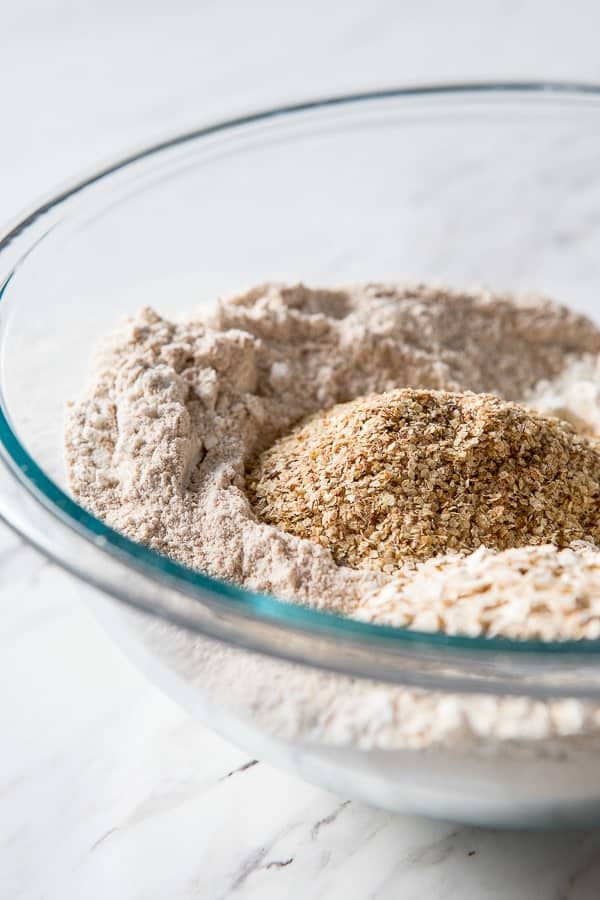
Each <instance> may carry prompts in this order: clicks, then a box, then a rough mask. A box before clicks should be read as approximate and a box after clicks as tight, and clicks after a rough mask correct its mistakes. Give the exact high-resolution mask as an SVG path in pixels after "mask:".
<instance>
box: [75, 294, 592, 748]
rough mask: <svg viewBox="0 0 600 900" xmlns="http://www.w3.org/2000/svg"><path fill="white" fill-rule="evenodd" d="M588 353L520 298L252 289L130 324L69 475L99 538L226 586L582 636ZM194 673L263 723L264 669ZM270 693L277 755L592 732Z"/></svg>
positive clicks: (577, 336) (372, 690) (430, 626)
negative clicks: (297, 741)
mask: <svg viewBox="0 0 600 900" xmlns="http://www.w3.org/2000/svg"><path fill="white" fill-rule="evenodd" d="M599 354H600V332H599V331H598V330H597V329H596V328H595V327H594V326H593V325H592V324H591V322H590V321H589V320H587V319H586V318H585V317H582V316H579V315H576V314H575V313H573V312H571V311H569V310H567V309H565V308H563V307H561V306H558V305H556V304H553V303H551V302H549V301H547V300H544V299H542V298H539V297H537V296H531V297H517V298H515V297H512V296H504V295H493V294H490V293H487V292H474V293H464V292H454V291H450V290H448V289H445V288H437V287H430V286H426V285H422V284H409V285H381V284H368V285H363V286H356V287H352V288H347V289H343V290H336V291H329V290H309V289H308V288H306V287H304V286H302V285H300V286H296V287H285V286H281V285H273V284H269V285H264V286H261V287H258V288H255V289H254V290H252V291H250V292H248V293H247V294H244V295H243V296H240V297H237V298H234V299H233V300H230V301H227V302H222V303H220V304H219V305H218V306H217V307H216V308H215V309H214V310H213V311H212V312H211V313H209V314H206V315H203V316H202V317H201V318H200V317H199V318H197V319H193V320H189V321H186V322H182V323H175V322H170V321H167V320H165V319H162V318H160V317H159V316H158V315H157V314H156V313H155V312H153V311H152V310H149V309H145V310H142V311H141V312H140V313H138V314H137V316H135V317H134V318H133V319H131V320H128V321H127V322H126V323H125V324H124V325H123V327H122V328H121V329H120V330H119V331H118V332H117V333H116V334H115V335H113V336H112V337H111V338H109V339H108V340H107V341H106V342H105V343H104V345H103V347H102V348H101V351H100V352H99V354H98V356H97V359H96V361H95V365H94V369H93V372H92V375H91V379H90V383H89V387H88V389H87V391H86V393H85V394H84V395H83V397H82V398H81V399H80V400H79V401H77V402H76V403H74V404H72V405H71V406H70V408H69V411H68V417H67V428H66V462H67V469H68V474H69V479H70V483H71V486H72V489H73V492H74V494H75V496H76V497H77V499H78V500H79V501H80V502H81V503H82V504H83V505H84V506H86V507H87V508H89V509H90V510H91V511H92V512H94V513H95V514H96V515H98V516H99V517H100V518H102V519H104V520H105V521H107V522H108V523H109V524H111V525H112V526H113V527H115V528H117V529H119V530H121V531H123V532H124V533H126V534H127V535H129V536H130V537H132V538H134V539H136V540H138V541H142V542H145V543H147V544H149V545H151V546H152V547H154V548H156V549H157V550H159V551H161V552H163V553H166V554H168V555H170V556H171V557H173V558H174V559H177V560H179V561H180V562H183V563H185V564H187V565H190V566H193V567H196V568H199V569H201V570H203V571H206V572H208V573H210V574H212V575H215V576H218V577H220V578H225V579H228V580H231V581H234V582H236V583H238V584H241V585H243V586H245V587H248V588H252V589H255V590H260V591H265V592H268V593H272V594H275V595H278V596H280V597H282V598H285V599H289V600H293V601H296V602H300V603H303V604H308V605H311V606H314V607H326V608H328V609H331V610H333V611H336V612H341V613H343V614H346V615H349V616H353V617H355V618H359V619H363V620H367V621H373V622H386V623H390V624H397V625H403V626H407V627H413V628H418V629H425V630H438V629H440V630H444V631H447V632H449V633H453V634H459V633H460V634H467V635H483V634H489V635H492V634H504V635H507V636H510V637H541V638H544V639H563V638H580V637H598V636H599V635H600V592H599V591H598V587H599V586H600V551H599V550H598V549H597V547H596V542H597V541H598V537H599V528H600V525H599V521H600V520H599V516H598V512H599V503H600V500H599V493H600V457H599V455H598V451H597V449H596V446H597V445H596V439H595V437H594V435H595V434H596V433H598V432H599V431H600V364H599V363H598V359H599ZM511 401H512V402H511ZM338 404H343V405H341V406H340V405H338ZM517 404H518V405H517ZM535 410H537V412H535ZM540 413H541V414H542V415H540ZM553 414H556V415H558V416H560V418H561V419H562V420H568V421H569V422H570V423H571V426H572V427H570V426H569V425H568V424H566V422H565V421H557V420H553V419H549V418H547V416H549V415H553ZM307 417H308V418H307ZM180 645H181V647H185V648H187V649H185V653H186V654H188V655H189V656H190V658H191V656H192V655H193V654H192V650H191V648H189V647H188V646H187V644H186V641H185V640H184V639H183V638H182V639H181V642H180ZM199 646H200V644H198V647H199ZM182 652H183V651H182ZM211 653H212V656H211V657H210V658H209V657H208V656H207V655H206V654H201V653H200V652H197V653H196V663H195V664H196V665H197V666H198V667H199V670H200V668H201V669H202V671H203V672H205V673H211V672H212V673H213V678H212V680H213V681H214V680H215V678H216V679H217V680H218V679H219V678H220V679H221V680H222V681H223V680H226V679H227V677H228V676H227V672H229V677H231V679H232V681H235V680H237V682H239V683H240V690H243V691H244V692H245V694H244V696H245V699H246V701H247V705H248V706H249V707H250V708H252V711H253V714H254V715H257V716H258V715H259V713H260V712H261V711H262V714H264V715H265V716H267V717H268V715H269V714H272V716H273V717H276V716H277V714H278V712H279V715H281V709H282V704H281V699H282V697H281V690H282V688H281V684H279V683H278V682H277V680H276V679H274V678H272V679H271V680H270V684H271V687H272V690H271V691H270V694H269V692H267V694H269V695H268V696H264V695H265V691H264V683H265V678H266V674H265V673H267V672H269V671H270V669H269V667H270V666H271V667H272V666H274V665H275V664H274V663H271V662H270V661H267V660H263V659H262V658H260V657H254V656H253V655H252V654H243V653H242V652H241V651H237V650H227V651H225V650H216V649H215V650H214V652H213V651H211ZM232 654H233V655H232ZM209 656H210V654H209ZM240 659H242V660H243V661H244V666H245V668H246V669H247V673H246V674H245V677H244V678H242V679H240V677H239V676H240V672H241V671H242V669H243V667H242V666H240ZM228 666H229V669H228ZM234 669H235V672H234ZM294 671H295V670H294ZM215 673H217V674H216V675H215ZM336 679H337V680H336ZM210 680H211V679H210V677H209V674H207V677H206V683H207V684H208V683H209V682H210ZM242 682H243V687H242ZM253 684H254V685H255V689H254V693H253V688H252V685H253ZM259 685H261V686H262V687H261V689H260V690H259V688H258V686H259ZM342 685H343V692H344V693H343V697H342V695H341V693H340V691H339V690H337V689H336V686H337V687H341V686H342ZM350 685H351V686H350ZM284 694H287V695H288V696H289V695H291V694H294V695H295V708H296V709H297V710H300V711H301V712H298V715H297V716H296V718H295V723H294V728H293V729H292V730H294V729H295V731H296V732H298V734H296V735H295V736H299V735H300V736H302V735H303V736H306V735H307V734H309V735H310V737H312V738H315V737H323V736H324V735H329V736H330V737H332V736H333V735H337V738H336V739H339V740H340V741H342V742H343V741H346V742H350V743H354V744H356V745H360V746H385V747H390V746H399V747H401V746H411V747H412V746H427V745H429V744H431V743H434V742H436V741H448V740H450V739H451V737H449V736H451V735H455V736H456V735H457V734H459V733H460V735H461V739H464V736H465V734H466V733H468V734H471V735H478V736H481V733H482V731H483V732H486V730H487V733H489V734H492V733H493V734H494V735H495V736H496V737H498V736H502V735H504V736H506V735H509V736H510V738H511V739H513V738H514V737H515V735H517V736H519V735H520V736H523V735H524V734H526V733H527V735H528V736H529V737H532V736H533V737H535V738H536V739H537V738H540V737H548V736H552V735H554V736H561V735H566V734H568V735H575V734H577V735H581V734H587V733H594V734H595V733H596V732H598V731H599V730H600V713H599V711H598V709H597V708H596V707H594V706H593V705H591V704H587V703H581V702H576V701H560V702H558V701H557V702H547V703H541V702H539V701H531V700H516V699H515V698H494V697H490V698H481V697H479V698H477V697H461V696H453V697H448V696H444V695H443V694H436V693H434V692H426V691H419V690H416V689H408V688H402V687H394V686H387V685H378V686H373V685H371V684H370V683H369V682H361V681H358V682H354V681H352V680H350V679H342V678H341V677H340V678H339V679H338V677H337V676H333V675H327V674H325V673H322V674H321V673H315V672H311V673H308V674H307V673H306V672H305V671H304V670H302V672H301V673H300V674H297V675H293V672H292V671H291V670H290V674H289V678H288V680H287V682H286V684H285V686H284ZM373 698H375V700H373ZM482 704H483V706H482ZM359 707H361V712H360V714H359V713H358V709H359ZM484 707H485V710H486V713H485V715H483V714H482V712H481V710H482V709H483V708H484ZM350 708H351V709H352V715H351V716H350V712H349V711H350ZM309 710H310V713H309ZM450 710H451V714H450V712H449V711H450ZM477 710H479V712H477ZM532 716H533V719H532V718H531V717H532ZM530 720H531V721H535V723H536V725H535V729H534V731H535V734H532V733H531V727H530V726H526V725H525V722H526V721H530ZM350 721H352V723H353V724H352V726H351V728H350V726H349V725H348V723H349V722H350ZM342 722H343V723H345V724H344V725H343V726H342V724H341V723H342ZM415 722H416V723H418V724H417V725H415ZM427 723H428V724H427ZM288 725H289V722H288ZM290 727H291V726H290ZM415 729H416V730H415ZM417 732H418V733H417ZM300 733H301V734H300ZM289 736H291V735H289Z"/></svg>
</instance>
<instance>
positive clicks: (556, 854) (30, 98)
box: [0, 0, 600, 900]
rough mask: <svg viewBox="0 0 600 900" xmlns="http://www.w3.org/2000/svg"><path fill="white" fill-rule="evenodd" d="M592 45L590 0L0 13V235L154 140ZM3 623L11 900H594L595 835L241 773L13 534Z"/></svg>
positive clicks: (1, 786) (598, 10)
mask: <svg viewBox="0 0 600 900" xmlns="http://www.w3.org/2000/svg"><path fill="white" fill-rule="evenodd" d="M599 28H600V7H599V6H598V4H596V3H595V2H594V0H589V2H581V0H580V2H571V3H569V4H565V3H563V2H555V0H546V2H544V0H521V2H519V0H490V2H479V3H477V2H474V0H472V2H467V0H455V2H453V3H449V2H446V3H445V2H434V0H420V2H412V0H411V2H403V0H371V2H366V0H365V2H357V0H346V2H327V0H320V2H316V0H304V2H302V3H295V4H291V3H287V2H283V0H280V2H265V0H262V2H245V3H244V2H238V3H234V2H217V0H211V2H208V0H206V2H196V3H193V2H182V0H171V2H166V0H165V2H162V3H159V2H154V0H145V2H142V0H103V2H97V3H92V2H90V0H87V2H78V3H75V2H65V0H61V2H44V0H18V2H14V3H12V4H9V2H8V0H0V92H1V93H0V96H1V98H2V102H1V104H0V116H1V126H0V218H1V219H2V220H8V219H10V218H11V217H13V216H14V215H16V214H17V213H18V211H19V210H20V209H21V208H22V207H24V206H26V205H27V204H29V203H30V202H32V201H34V200H36V199H37V198H38V197H39V195H40V194H45V193H47V192H48V191H50V190H51V189H52V188H53V187H55V186H56V185H57V184H58V183H60V182H61V181H63V180H65V179H70V178H72V177H73V176H75V175H77V174H79V173H80V172H81V171H85V170H88V169H90V168H93V167H94V166H96V165H97V164H98V163H99V162H102V161H104V160H106V159H107V158H111V157H114V156H119V155H121V154H122V153H123V152H125V151H127V150H129V149H131V148H132V147H135V146H138V145H140V144H141V143H144V142H146V141H150V140H152V139H154V138H156V137H159V136H163V135H165V134H169V133H172V132H175V131H177V130H179V129H184V128H187V127H191V126H195V125H198V124H199V123H200V122H203V121H209V120H211V119H216V118H223V117H226V116H227V115H230V114H232V113H235V112H241V111H247V110H249V109H256V108H259V107H264V106H268V105H270V104H272V103H277V102H282V101H286V100H291V99H298V98H301V97H306V96H309V95H316V94H326V93H333V92H336V91H345V90H352V89H357V88H359V89H364V88H367V87H377V86H387V85H392V84H408V83H412V84H417V83H423V82H428V83H433V82H437V81H443V80H453V81H457V80H478V79H483V80H485V79H492V78H513V79H514V78H523V79H524V78H552V79H560V78H563V79H578V80H587V81H597V82H600V49H599V46H600V40H599ZM599 164H600V161H599ZM0 605H1V608H0V712H1V715H2V720H1V723H0V897H1V898H4V897H6V898H11V900H16V898H51V900H59V898H60V900H75V898H77V900H87V898H94V900H95V898H105V897H110V898H111V900H121V898H123V900H125V898H127V900H142V898H144V900H146V898H148V900H155V898H169V900H175V898H186V900H187V898H195V897H199V898H203V900H204V898H219V897H235V898H256V900H268V898H277V900H280V898H288V897H289V898H299V900H300V898H303V900H304V898H312V897H315V898H316V897H321V898H327V900H330V898H337V897H344V898H346V900H353V898H361V900H362V898H396V897H402V898H403V900H411V898H421V897H426V898H428V900H437V898H439V900H442V898H443V900H452V898H457V900H471V898H472V900H480V898H495V900H496V898H497V900H596V898H598V897H600V832H583V833H570V834H564V833H563V834H547V835H531V834H530V835H522V834H517V833H513V832H504V833H498V832H491V831H481V830H476V829H467V828H458V827H455V826H452V825H446V824H441V823H432V822H427V821H420V820H415V819H407V818H401V817H393V816H390V815H388V814H385V813H381V812H378V811H374V810H370V809H367V808H364V807H361V806H359V805H358V804H355V803H346V802H345V801H344V798H337V797H334V796H332V795H329V794H327V793H325V792H324V791H321V790H318V789H316V788H313V787H310V786H308V785H305V784H303V783H301V782H299V781H296V780H294V779H291V778H289V777H287V776H284V775H281V774H279V773H277V772H276V771H274V770H272V769H270V768H269V767H267V766H265V765H264V764H262V763H261V764H258V765H253V766H251V767H249V768H243V767H244V766H245V764H246V763H247V762H248V761H249V760H248V757H247V756H246V755H244V754H242V753H240V752H239V751H238V750H236V749H235V748H232V747H230V746H229V745H227V744H226V743H224V742H223V741H222V740H220V739H219V738H217V737H215V736H214V735H212V734H211V733H210V732H209V731H207V730H206V729H205V728H203V727H202V726H200V725H198V724H197V723H195V722H192V721H190V720H189V719H188V717H187V716H186V715H185V714H184V713H183V712H181V711H180V710H179V709H177V708H176V707H175V706H174V705H173V704H172V703H171V702H170V701H169V700H167V699H166V698H165V697H163V696H161V695H160V694H158V692H157V691H156V690H155V689H154V688H152V687H150V686H149V685H147V684H146V683H145V682H144V681H143V679H142V678H141V676H139V675H138V674H137V673H136V672H135V671H134V669H133V668H132V667H131V666H130V664H129V663H128V662H127V661H126V660H125V659H123V657H122V656H121V655H120V654H119V652H118V651H117V650H116V649H114V648H113V646H112V645H111V643H110V642H109V640H108V638H107V637H106V636H105V635H104V633H103V632H102V631H101V630H100V628H99V626H98V625H97V624H96V623H95V621H94V620H93V619H92V618H91V616H90V615H89V614H88V612H87V611H86V607H85V603H84V591H83V589H82V588H81V586H80V585H78V584H77V583H76V582H74V581H73V580H72V579H70V578H69V577H67V576H66V575H65V574H63V573H62V572H61V571H59V570H58V569H56V568H55V567H54V566H52V565H49V564H48V563H47V562H45V561H43V560H42V559H41V558H39V557H37V556H36V555H35V554H34V553H33V552H32V551H30V550H29V549H27V548H26V547H24V546H23V544H22V543H21V542H20V541H19V540H18V539H17V538H15V537H14V536H12V535H11V534H10V533H9V532H8V531H6V529H4V528H2V529H1V531H0ZM235 770H238V771H235ZM229 773H234V774H231V775H230V774H229Z"/></svg>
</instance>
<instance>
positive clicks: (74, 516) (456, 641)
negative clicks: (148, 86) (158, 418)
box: [0, 82, 600, 655]
mask: <svg viewBox="0 0 600 900" xmlns="http://www.w3.org/2000/svg"><path fill="white" fill-rule="evenodd" d="M485 93H494V94H509V95H510V94H515V95H516V94H525V95H527V94H530V95H539V94H540V93H548V94H559V95H567V96H568V95H571V96H573V95H575V96H577V95H581V96H586V95H588V96H589V95H591V96H594V97H597V98H600V86H598V85H591V84H578V83H571V82H508V83H484V84H481V83H476V84H456V85H439V86H436V85H431V86H429V85H428V86H425V87H414V88H399V89H395V88H390V89H385V90H381V91H371V92H366V93H360V94H351V95H345V96H339V97H329V98H325V99H321V100H311V101H306V102H303V103H297V104H293V105H289V106H283V107H278V108H275V109H271V110H266V111H262V112H257V113H255V114H252V115H248V116H242V117H238V118H236V119H231V120H227V121H224V122H221V123H217V124H214V125H208V126H206V127H204V128H200V129H197V130H194V131H190V132H186V133H185V134H181V135H177V136H176V137H174V138H172V139H169V140H166V141H162V142H160V143H158V144H155V145H153V146H151V147H148V148H145V149H143V150H141V151H139V152H138V153H135V154H132V155H130V156H128V157H125V158H123V159H121V160H120V161H118V162H116V163H115V164H113V165H111V166H108V167H105V168H103V169H101V170H99V171H97V172H96V173H95V174H93V175H90V176H89V177H88V178H86V179H84V180H83V181H80V182H78V183H77V184H75V185H73V186H72V187H70V188H66V189H65V190H63V191H62V192H60V193H58V194H56V195H55V196H54V197H53V198H51V199H50V200H48V201H46V202H45V203H43V204H42V205H40V206H38V207H36V208H35V209H34V210H33V211H31V212H30V213H28V214H26V215H25V216H24V217H23V218H22V219H21V220H20V221H19V222H18V223H17V224H15V225H14V226H13V227H12V228H11V229H10V230H9V231H8V232H7V233H5V234H4V235H3V236H2V237H1V238H0V255H1V254H2V252H3V250H4V249H5V248H6V247H7V246H8V244H10V243H12V241H13V240H14V239H15V238H16V237H18V236H21V235H23V234H24V233H25V232H26V230H27V229H28V228H29V227H31V226H32V225H33V224H34V223H35V222H36V221H37V219H38V218H39V217H40V216H42V215H44V214H45V213H47V212H49V211H50V210H52V209H53V208H54V207H56V206H58V205H60V204H61V203H63V202H65V201H66V200H68V199H69V198H70V197H72V196H74V195H75V194H77V193H79V192H80V191H82V190H84V189H85V188H86V187H88V186H90V185H92V184H95V183H97V182H99V181H100V180H101V179H103V178H105V177H108V176H109V175H111V174H112V173H114V172H116V171H118V170H120V169H123V168H125V167H127V166H128V165H130V164H132V163H134V162H138V161H140V160H142V159H144V158H146V157H149V156H152V155H154V154H158V153H160V152H161V151H165V150H168V149H170V148H172V147H175V146H178V145H180V144H183V143H185V142H186V141H191V140H194V139H199V138H202V137H204V136H208V135H212V134H215V133H218V132H221V131H227V130H230V129H233V128H238V127H242V126H244V125H248V124H255V123H258V122H260V121H264V120H266V119H270V118H275V117H281V116H287V115H293V114H294V113H301V112H308V111H310V110H318V109H321V108H325V107H327V106H342V105H351V104H358V103H361V102H366V101H373V100H379V99H381V100H384V99H394V98H402V97H419V96H436V95H449V94H450V95H451V94H456V95H457V96H468V95H471V94H472V95H481V94H485ZM42 239H43V237H42ZM36 243H37V242H36ZM31 249H33V248H31V247H30V248H29V249H28V251H27V252H26V253H24V254H23V255H22V256H21V257H20V258H19V260H18V262H17V263H16V264H15V266H13V268H12V270H11V272H10V274H9V275H8V277H7V278H6V279H5V281H4V283H3V284H2V286H1V287H0V302H1V301H2V300H3V299H4V297H5V294H6V289H7V287H8V285H9V283H10V281H11V280H12V277H13V275H14V274H15V272H16V269H17V268H18V265H19V263H20V262H22V261H23V259H24V258H25V257H26V256H27V255H28V253H29V251H30V250H31ZM0 444H1V445H2V447H3V448H4V451H5V453H6V454H7V456H8V459H9V460H10V462H11V466H10V468H11V470H12V472H13V475H15V477H17V478H18V480H19V482H20V484H21V485H22V486H23V487H24V488H25V489H26V490H27V492H28V493H29V494H30V495H31V496H32V497H33V498H34V499H35V500H36V502H38V503H42V504H43V505H44V506H46V508H48V509H49V510H50V511H51V512H52V513H53V514H54V515H57V516H58V517H59V518H60V519H61V521H62V522H63V523H64V524H65V525H67V526H68V527H70V528H71V529H72V530H73V531H74V532H75V533H77V534H78V535H79V536H80V537H83V538H85V539H86V540H88V541H89V542H91V543H93V544H94V545H95V546H97V547H98V549H101V550H102V551H103V552H106V553H109V554H111V555H113V556H115V557H117V558H119V559H120V560H125V561H130V562H132V563H134V565H135V567H136V568H138V569H141V570H142V571H143V572H144V573H145V574H148V575H150V576H152V577H154V578H157V576H158V580H159V581H160V578H161V576H162V577H163V578H164V577H165V576H166V577H167V578H168V579H169V580H170V581H171V583H174V584H176V585H178V586H179V587H181V588H185V587H187V588H188V590H186V591H185V593H186V594H187V595H188V596H190V595H191V596H193V594H194V591H193V590H189V589H190V588H191V589H196V590H197V591H198V590H199V591H206V592H208V593H212V594H216V595H218V598H219V600H220V602H224V603H225V604H227V605H229V606H230V607H231V608H234V609H235V608H237V609H238V610H239V609H241V610H242V611H244V612H245V613H247V614H249V615H252V616H254V617H257V618H261V619H263V620H265V621H271V622H275V623H278V624H282V625H285V626H288V627H292V628H296V629H300V630H302V631H305V632H309V633H310V632H318V633H320V634H325V633H327V634H330V635H331V634H336V633H338V634H343V635H344V637H345V638H351V639H354V640H356V641H357V642H360V640H361V639H370V640H371V641H372V640H373V639H375V640H377V641H379V640H384V641H385V642H386V643H387V644H389V645H391V646H393V645H394V644H395V645H397V646H398V649H399V650H400V649H401V647H402V646H403V645H404V644H413V645H414V644H418V645H422V646H423V647H431V648H432V649H433V648H436V647H443V648H445V649H448V650H452V649H455V650H461V651H464V650H467V651H475V652H478V653H479V652H483V653H498V652H502V653H514V652H516V653H530V654H531V653H533V654H535V653H539V654H543V655H548V654H556V653H559V654H569V653H570V654H573V653H575V654H580V653H584V654H586V655H588V654H592V655H595V654H600V640H589V639H583V640H579V641H554V642H546V641H541V640H525V641H518V640H513V639H510V638H504V637H467V636H463V635H448V634H444V633H442V632H423V631H417V630H412V629H406V628H395V627H392V626H389V625H376V624H372V623H367V622H359V621H356V620H353V619H349V618H346V617H343V616H339V615H337V614H335V613H330V612H323V611H319V610H314V609H309V608H308V607H303V606H300V605H298V604H294V603H288V602H285V601H282V600H277V599H276V598H274V597H271V596H268V595H265V594H258V593H254V592H251V591H248V590H246V589H243V588H238V587H237V586H235V585H233V584H231V583H228V582H225V581H221V580H220V579H217V578H213V577H211V576H208V575H204V574H203V573H201V572H198V571H196V570H193V569H190V568H188V567H186V566H183V565H181V564H180V563H177V562H174V561H173V560H171V559H169V558H168V557H166V556H164V555H163V554H160V553H158V552H157V551H154V550H151V549H150V548H149V547H146V546H145V545H143V544H139V543H137V542H135V541H132V540H130V539H129V538H127V537H125V536H124V535H122V534H120V533H119V532H117V531H115V530H114V529H112V528H110V526H108V525H106V524H105V523H104V522H102V521H101V520H100V519H97V518H96V517H95V516H93V515H92V514H91V513H89V512H88V511H87V510H85V509H84V508H83V507H81V506H79V504H77V503H76V502H75V501H74V500H73V499H72V498H71V497H69V495H68V494H66V493H65V492H64V491H63V490H61V488H60V487H59V486H58V485H57V484H55V483H54V482H53V481H52V480H51V479H50V478H49V477H48V476H47V475H46V474H45V473H44V472H43V470H42V469H41V468H40V467H39V466H38V465H37V463H36V462H35V460H34V459H33V458H32V457H31V456H30V455H29V454H28V452H27V451H26V450H25V448H24V447H23V445H22V444H21V442H20V441H19V439H18V437H17V436H16V434H15V433H14V431H13V429H12V427H11V425H10V422H9V420H8V417H7V415H6V414H5V410H4V408H3V398H1V399H0ZM98 539H100V542H99V541H98ZM198 599H200V597H198Z"/></svg>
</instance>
